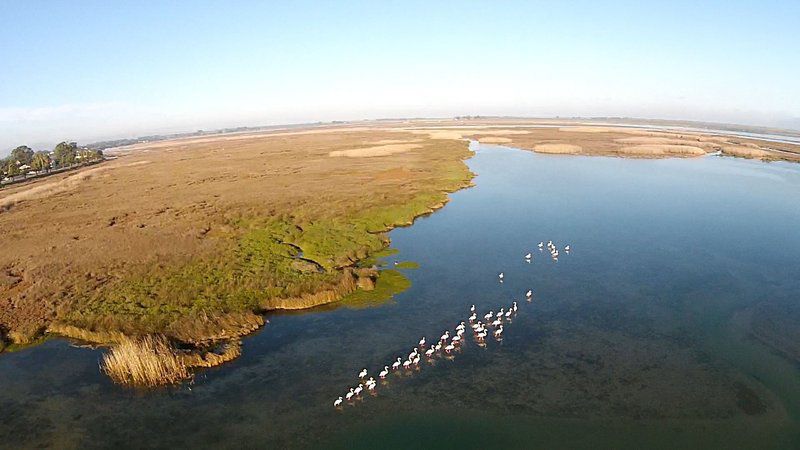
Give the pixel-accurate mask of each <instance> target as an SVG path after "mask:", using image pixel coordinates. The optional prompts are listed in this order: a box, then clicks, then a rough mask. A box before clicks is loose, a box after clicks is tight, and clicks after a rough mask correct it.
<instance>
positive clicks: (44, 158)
mask: <svg viewBox="0 0 800 450" xmlns="http://www.w3.org/2000/svg"><path fill="white" fill-rule="evenodd" d="M101 159H103V151H102V150H97V149H88V148H82V147H78V144H77V143H75V142H61V143H59V144H58V145H56V146H55V148H54V149H53V151H45V150H43V151H38V152H35V151H33V149H31V148H30V147H28V146H27V145H20V146H19V147H17V148H15V149H14V150H11V154H10V155H8V157H7V158H4V159H0V179H4V178H6V177H8V178H13V177H16V176H20V175H25V174H27V173H28V172H32V171H33V172H38V173H47V172H50V171H51V170H54V169H62V168H66V167H72V166H75V165H78V164H88V163H91V162H95V161H99V160H101Z"/></svg>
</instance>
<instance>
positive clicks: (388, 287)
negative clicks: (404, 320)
mask: <svg viewBox="0 0 800 450" xmlns="http://www.w3.org/2000/svg"><path fill="white" fill-rule="evenodd" d="M410 287H411V280H409V279H408V278H406V276H405V275H403V274H402V273H400V272H399V271H397V270H393V269H387V270H381V271H380V272H378V279H377V280H376V282H375V288H374V289H372V290H365V289H358V290H357V291H355V292H353V293H351V294H348V295H346V296H344V298H342V300H341V301H340V302H339V303H340V304H341V305H343V306H346V307H348V308H356V309H360V308H369V307H371V306H376V305H380V304H383V303H385V302H387V301H388V300H390V299H391V298H392V297H394V296H395V295H396V294H399V293H401V292H403V291H405V290H407V289H408V288H410Z"/></svg>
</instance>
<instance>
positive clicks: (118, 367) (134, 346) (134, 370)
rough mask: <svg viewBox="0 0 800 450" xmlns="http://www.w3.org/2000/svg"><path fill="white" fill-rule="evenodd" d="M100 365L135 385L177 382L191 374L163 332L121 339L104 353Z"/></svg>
mask: <svg viewBox="0 0 800 450" xmlns="http://www.w3.org/2000/svg"><path fill="white" fill-rule="evenodd" d="M100 367H101V370H102V371H103V372H105V373H106V374H107V375H108V376H109V377H111V379H112V380H114V381H115V382H117V383H121V384H128V385H135V386H161V385H166V384H174V383H179V382H181V381H183V380H186V379H188V378H190V377H191V372H190V371H189V369H188V368H187V367H186V364H185V363H184V361H183V359H182V358H181V357H179V355H177V354H176V353H175V351H174V350H173V348H172V347H171V346H170V344H169V342H168V341H167V339H166V338H164V337H163V336H145V337H143V338H141V339H136V340H134V339H130V338H125V339H122V340H121V341H120V343H119V344H117V345H116V346H114V347H112V348H111V350H110V351H109V352H108V353H107V354H105V355H104V356H103V361H102V363H101V364H100Z"/></svg>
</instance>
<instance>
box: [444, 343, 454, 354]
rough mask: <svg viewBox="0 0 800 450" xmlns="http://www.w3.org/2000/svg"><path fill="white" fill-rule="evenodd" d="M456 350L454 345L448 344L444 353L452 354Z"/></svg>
mask: <svg viewBox="0 0 800 450" xmlns="http://www.w3.org/2000/svg"><path fill="white" fill-rule="evenodd" d="M455 348H456V347H455V346H454V345H453V344H447V347H445V348H444V351H446V352H447V353H450V352H452V351H453V349H455Z"/></svg>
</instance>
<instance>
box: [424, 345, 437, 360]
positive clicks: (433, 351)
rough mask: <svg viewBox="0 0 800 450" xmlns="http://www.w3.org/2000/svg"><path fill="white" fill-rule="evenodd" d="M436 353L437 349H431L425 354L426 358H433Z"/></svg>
mask: <svg viewBox="0 0 800 450" xmlns="http://www.w3.org/2000/svg"><path fill="white" fill-rule="evenodd" d="M434 353H436V348H435V347H431V348H429V349H428V351H426V352H425V356H427V357H428V358H433V354H434Z"/></svg>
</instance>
